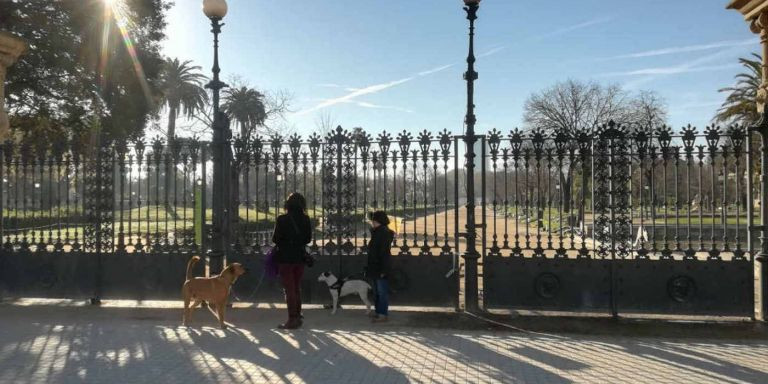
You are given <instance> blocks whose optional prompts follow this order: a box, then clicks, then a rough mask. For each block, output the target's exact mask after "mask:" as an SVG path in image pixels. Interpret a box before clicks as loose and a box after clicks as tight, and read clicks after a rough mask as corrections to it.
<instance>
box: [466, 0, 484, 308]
mask: <svg viewBox="0 0 768 384" xmlns="http://www.w3.org/2000/svg"><path fill="white" fill-rule="evenodd" d="M464 5H465V7H464V10H465V11H466V12H467V20H469V55H468V56H467V72H466V73H465V74H464V80H466V81H467V116H466V117H465V119H464V123H465V124H466V126H467V129H466V132H465V133H464V143H465V145H466V148H467V150H466V170H467V228H466V229H467V234H466V238H467V249H466V252H465V253H464V254H463V255H462V257H463V258H464V265H465V280H464V288H465V290H464V298H465V308H466V310H467V311H476V310H477V309H478V308H479V305H478V295H477V294H478V282H477V260H478V259H479V258H480V254H479V253H478V252H477V248H476V246H477V245H476V239H477V230H476V228H475V227H476V222H475V141H477V137H475V122H476V121H477V118H476V117H475V80H477V72H475V20H477V10H478V9H479V8H480V0H464Z"/></svg>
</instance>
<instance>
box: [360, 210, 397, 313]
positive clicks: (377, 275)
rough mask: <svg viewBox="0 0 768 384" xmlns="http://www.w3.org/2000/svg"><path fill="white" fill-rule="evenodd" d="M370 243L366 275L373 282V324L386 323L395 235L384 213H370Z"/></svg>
mask: <svg viewBox="0 0 768 384" xmlns="http://www.w3.org/2000/svg"><path fill="white" fill-rule="evenodd" d="M369 217H370V220H371V241H370V242H368V267H367V268H366V275H367V277H368V278H369V279H371V280H373V283H374V284H373V289H374V293H375V295H376V311H375V313H374V315H373V318H372V321H373V322H384V321H387V317H388V316H389V277H390V274H391V272H392V260H391V259H392V254H391V248H392V240H393V239H394V237H395V233H394V232H393V231H392V230H390V229H389V227H388V225H389V217H387V214H386V213H385V212H384V211H376V212H372V213H371V214H370V215H369Z"/></svg>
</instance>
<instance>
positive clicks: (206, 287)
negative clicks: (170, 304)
mask: <svg viewBox="0 0 768 384" xmlns="http://www.w3.org/2000/svg"><path fill="white" fill-rule="evenodd" d="M198 261H200V257H199V256H193V257H192V258H191V259H189V262H188V263H187V281H185V282H184V285H183V286H182V287H181V295H182V297H184V316H183V319H182V321H183V324H184V325H188V324H189V321H190V320H191V319H192V310H193V309H194V308H195V307H197V306H198V305H200V303H201V302H203V301H205V302H206V303H208V306H209V307H210V308H211V309H213V310H214V311H216V313H217V316H216V317H218V318H219V325H220V326H221V329H226V328H227V325H226V324H224V312H225V311H226V309H227V303H228V301H229V289H230V287H232V284H234V283H235V281H236V280H237V278H238V277H240V275H242V274H243V273H245V268H243V266H242V265H241V264H240V263H232V264H230V265H228V266H227V267H226V268H224V270H223V271H222V272H221V274H220V275H218V276H211V277H195V278H193V277H192V267H193V266H194V265H195V263H197V262H198ZM190 301H194V302H193V303H192V305H191V306H190V305H189V303H190Z"/></svg>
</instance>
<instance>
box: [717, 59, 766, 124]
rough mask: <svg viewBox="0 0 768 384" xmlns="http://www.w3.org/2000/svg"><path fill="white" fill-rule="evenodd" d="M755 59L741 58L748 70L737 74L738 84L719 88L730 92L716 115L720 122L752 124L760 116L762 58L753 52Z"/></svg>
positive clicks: (740, 60) (721, 90) (720, 90)
mask: <svg viewBox="0 0 768 384" xmlns="http://www.w3.org/2000/svg"><path fill="white" fill-rule="evenodd" d="M752 57H753V59H749V58H743V57H742V58H740V59H739V62H740V63H741V65H743V66H744V67H745V68H746V69H747V70H746V71H745V72H742V73H739V74H738V75H736V79H737V81H736V84H735V85H733V86H731V87H726V88H722V89H719V90H718V92H729V93H730V94H729V95H728V97H727V98H726V99H725V102H723V105H722V106H721V107H720V109H719V110H718V111H717V115H715V121H716V122H720V123H739V124H751V123H754V122H755V121H757V119H758V118H759V117H760V116H759V115H758V113H757V102H756V100H755V97H756V96H757V90H758V89H759V87H760V83H762V61H763V60H762V58H761V57H760V55H758V54H756V53H753V54H752Z"/></svg>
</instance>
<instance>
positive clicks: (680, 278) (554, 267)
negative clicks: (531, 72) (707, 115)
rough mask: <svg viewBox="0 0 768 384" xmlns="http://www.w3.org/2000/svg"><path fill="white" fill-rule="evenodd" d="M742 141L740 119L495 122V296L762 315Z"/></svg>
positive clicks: (491, 146)
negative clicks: (547, 124) (707, 123)
mask: <svg viewBox="0 0 768 384" xmlns="http://www.w3.org/2000/svg"><path fill="white" fill-rule="evenodd" d="M745 139H746V140H745ZM745 141H748V138H747V137H746V135H745V132H744V130H743V129H742V128H738V127H733V128H731V129H729V130H728V132H727V134H723V132H721V131H720V130H719V128H715V127H711V128H708V129H707V130H706V131H705V134H704V135H701V136H700V135H697V132H696V130H695V129H694V128H691V127H688V128H686V129H684V130H683V131H682V132H681V133H680V134H679V135H673V133H672V131H671V130H670V129H669V128H666V127H661V128H659V129H656V130H654V131H649V130H646V129H635V130H632V131H630V130H629V129H627V128H626V127H622V126H619V125H616V124H613V123H611V124H608V125H606V126H603V127H601V128H600V129H599V130H597V131H596V132H594V134H592V133H591V132H587V131H583V130H580V131H576V132H575V133H568V132H564V131H558V132H545V131H543V130H534V131H531V132H529V133H528V134H524V133H522V132H519V131H514V132H512V133H511V134H510V135H509V136H507V137H503V136H502V134H501V132H498V131H494V132H492V133H491V134H490V135H489V136H488V137H487V145H488V152H489V156H488V157H486V158H485V159H484V161H483V164H482V169H483V171H482V175H483V176H482V177H484V178H490V179H491V187H490V188H486V189H483V191H482V201H483V207H484V208H483V209H484V211H483V213H484V214H485V215H486V217H489V218H490V220H491V223H492V225H491V226H489V227H487V228H486V230H487V231H488V232H490V233H491V234H492V238H493V242H492V243H491V244H486V248H487V249H486V251H487V255H486V257H485V259H484V264H483V267H484V271H485V272H484V293H485V297H484V298H485V301H484V303H485V305H486V307H487V308H513V309H536V310H554V311H574V310H575V311H592V312H608V313H611V314H613V315H614V316H615V315H617V314H619V313H634V312H646V313H658V314H699V315H732V316H742V317H751V316H753V315H754V301H753V298H754V286H753V276H754V275H753V268H752V265H753V264H752V258H753V254H752V252H751V250H752V244H751V241H750V239H751V236H750V235H749V230H748V228H749V226H750V225H751V223H752V208H751V205H752V202H753V199H752V197H751V196H752V189H751V185H752V183H751V180H750V179H749V177H750V176H749V175H751V173H750V172H749V169H750V168H751V162H749V161H745V160H744V159H745V158H748V157H749V156H748V155H749V152H748V151H746V150H745ZM698 143H701V144H700V145H697V144H698ZM502 144H505V145H502ZM488 163H490V165H491V166H490V168H489V167H487V164H488ZM499 164H501V167H499ZM499 168H501V171H500V170H499ZM745 172H746V173H745ZM488 173H490V174H488ZM510 178H512V179H514V181H513V182H512V184H513V189H514V191H513V192H511V193H510V192H509V189H510V188H509V179H510ZM501 179H503V181H499V180H501ZM577 181H580V184H579V185H578V186H577V184H576V182H577ZM500 183H501V184H500ZM484 184H485V183H484ZM489 193H490V194H491V202H490V205H491V208H492V209H491V210H490V211H488V210H486V207H487V205H488V201H487V200H488V194H489ZM696 196H698V198H697V197H696ZM574 206H575V207H574ZM745 213H746V214H745ZM502 221H503V226H504V231H503V244H502V245H499V228H498V226H499V224H500V222H502ZM510 222H514V225H513V226H512V227H513V228H511V229H510V225H509V224H510ZM510 230H512V231H514V233H513V235H510V233H509V232H510ZM521 232H522V233H521ZM705 235H709V236H705ZM696 237H698V241H696ZM705 239H707V240H705ZM695 243H697V244H695ZM707 246H708V248H707Z"/></svg>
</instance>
